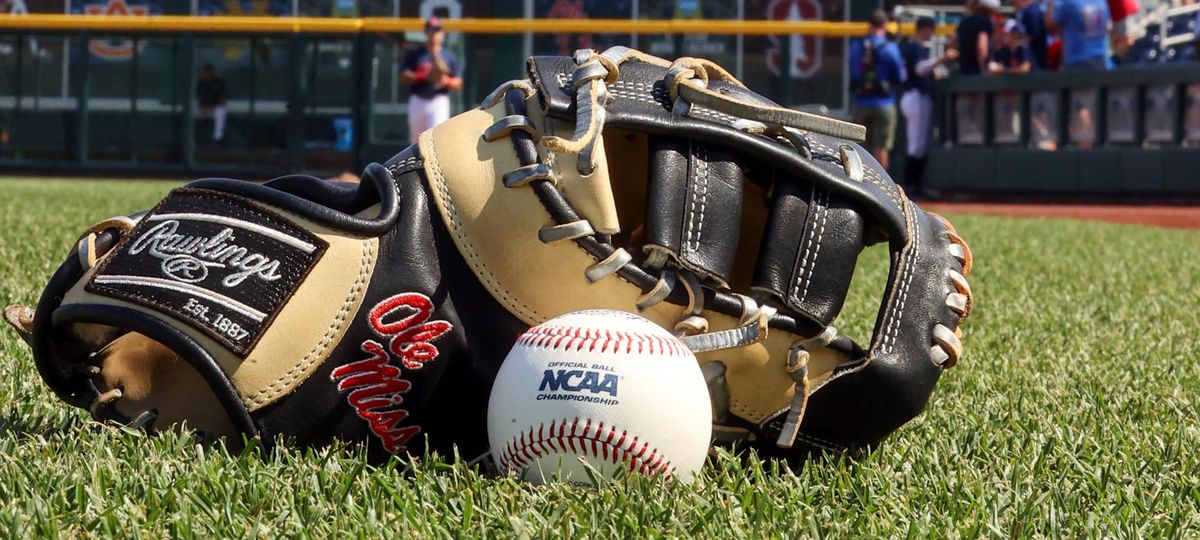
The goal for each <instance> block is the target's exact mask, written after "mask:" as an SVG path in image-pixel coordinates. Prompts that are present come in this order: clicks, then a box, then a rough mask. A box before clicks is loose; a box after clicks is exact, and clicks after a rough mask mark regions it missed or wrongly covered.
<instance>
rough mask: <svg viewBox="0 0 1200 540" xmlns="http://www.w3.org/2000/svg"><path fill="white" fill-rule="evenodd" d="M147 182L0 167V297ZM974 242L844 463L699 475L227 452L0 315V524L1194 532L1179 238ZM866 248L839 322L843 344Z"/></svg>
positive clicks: (1115, 233)
mask: <svg viewBox="0 0 1200 540" xmlns="http://www.w3.org/2000/svg"><path fill="white" fill-rule="evenodd" d="M171 185H172V184H167V183H158V182H137V183H132V182H100V181H86V182H83V181H79V182H68V181H51V180H3V181H0V300H4V301H8V300H11V301H20V302H25V303H33V302H35V301H36V300H37V295H38V293H39V291H40V288H41V286H42V284H43V283H44V281H45V280H46V279H47V278H48V277H49V275H50V273H51V272H52V271H53V269H54V268H55V267H56V266H57V265H58V264H59V263H60V262H61V260H62V257H64V256H65V254H66V252H67V248H68V246H70V245H71V243H72V242H73V240H74V239H75V237H76V235H77V234H78V232H79V231H80V230H82V228H84V227H85V226H87V225H89V224H91V223H92V222H94V221H97V220H99V219H101V218H105V217H108V216H110V215H114V214H117V213H123V212H126V211H129V210H133V209H139V208H145V207H148V206H150V205H151V204H152V203H153V202H155V201H157V200H158V199H159V198H160V197H161V196H162V195H163V194H164V193H165V191H166V190H167V189H169V188H170V187H171ZM949 217H950V218H951V219H952V220H953V221H954V222H955V224H956V225H958V228H959V230H960V232H961V233H962V234H963V236H964V237H966V238H967V239H968V241H969V242H970V243H971V245H972V247H973V250H974V253H975V260H976V270H975V271H974V272H973V273H972V274H971V283H972V286H973V289H974V290H975V292H976V295H977V308H976V311H975V313H974V314H973V315H972V317H971V319H970V320H969V321H968V322H967V324H966V328H965V330H966V336H965V343H966V346H967V351H968V352H967V353H966V355H965V357H964V358H963V360H962V361H961V362H960V363H959V366H958V367H957V368H955V369H953V370H951V371H948V372H947V373H946V374H945V375H944V376H943V378H942V381H941V383H940V385H939V387H938V389H937V391H936V392H935V394H934V396H933V399H932V400H931V402H930V406H929V408H928V410H927V412H926V413H925V414H924V415H922V416H921V417H920V418H918V419H917V420H915V421H914V422H912V423H910V424H909V425H907V426H906V427H904V428H903V429H901V430H900V431H899V432H898V433H896V434H895V435H894V436H893V437H892V438H891V439H889V440H888V441H887V443H886V444H884V445H882V446H881V447H880V448H879V449H878V450H876V451H875V452H873V453H871V454H870V455H866V456H863V457H862V458H860V459H858V460H856V461H849V460H845V459H829V460H823V461H818V462H814V463H810V464H808V465H807V466H806V467H804V468H803V469H802V470H799V471H795V472H792V471H787V470H782V469H781V468H780V467H779V466H778V465H777V464H775V463H762V462H758V461H755V460H750V462H749V463H742V462H740V461H739V460H736V459H731V458H729V457H728V456H722V457H721V458H720V459H718V460H717V461H716V462H715V463H714V464H712V465H710V466H709V468H708V469H707V472H706V473H705V474H704V476H703V477H702V478H701V479H700V480H699V482H698V483H697V484H696V485H693V486H684V485H676V484H666V485H663V484H661V483H659V482H655V481H649V480H641V481H638V482H633V483H630V484H628V485H626V484H619V485H612V486H607V487H605V488H603V489H598V490H582V489H572V488H566V487H562V486H551V487H544V488H533V487H529V486H526V485H521V484H518V483H516V482H514V481H512V480H509V479H492V478H485V477H481V476H479V475H477V474H476V473H474V472H472V471H470V470H467V469H466V468H465V467H463V466H461V465H453V464H449V461H448V460H444V459H437V458H429V459H423V460H417V461H414V462H408V461H400V460H397V461H396V462H395V463H394V464H392V466H388V467H382V468H371V467H364V466H363V465H362V464H361V460H360V456H358V455H356V454H355V453H354V452H353V451H351V450H346V449H341V448H334V449H327V450H321V451H280V452H276V453H275V454H273V455H270V456H267V457H265V458H264V457H263V456H260V455H257V454H244V455H229V454H228V453H226V452H224V451H222V450H219V449H215V448H207V449H204V448H201V447H198V446H197V445H196V444H195V441H194V440H192V439H191V438H189V437H188V436H183V435H165V436H161V437H156V438H150V437H146V436H143V435H140V434H137V433H133V432H129V431H125V430H120V429H114V428H107V427H100V426H97V425H95V424H93V423H90V422H88V421H86V413H84V412H82V411H79V410H76V409H70V408H68V407H67V406H66V405H64V404H62V403H60V402H58V401H57V400H56V399H54V397H53V395H52V394H51V393H50V391H49V390H47V389H46V388H45V387H43V386H42V384H41V383H40V379H38V377H37V374H36V373H35V371H34V368H33V365H32V362H31V359H30V354H29V351H28V350H27V348H26V347H25V346H24V344H23V343H21V342H20V340H19V339H17V337H16V335H15V334H14V333H12V332H9V331H7V329H4V331H0V536H3V537H5V538H18V537H33V536H36V537H42V536H89V535H97V536H132V535H134V534H136V535H137V536H147V537H160V536H170V537H183V538H188V537H210V536H214V535H215V536H221V537H312V538H329V537H333V536H335V535H336V536H339V537H341V536H348V537H359V536H364V537H385V538H389V537H390V538H409V537H418V538H435V537H438V538H443V537H444V538H458V537H513V536H525V537H534V538H540V537H569V538H585V537H591V538H613V537H644V536H664V537H695V538H708V537H736V538H766V537H797V536H812V537H834V538H847V537H855V538H857V537H912V538H924V537H928V536H934V537H942V536H945V537H958V538H974V537H979V536H988V537H1029V536H1044V537H1068V538H1080V537H1102V538H1114V537H1131V538H1153V537H1191V538H1195V537H1198V536H1200V476H1198V471H1200V423H1198V422H1197V418H1198V417H1200V399H1198V398H1197V396H1196V392H1197V390H1200V338H1198V337H1197V333H1198V332H1200V290H1198V288H1197V287H1198V284H1200V232H1193V231H1179V230H1163V229H1151V228H1142V227H1136V226H1121V225H1108V224H1097V223H1083V222H1073V221H1064V220H1050V219H1011V218H998V217H975V216H967V215H951V216H949ZM885 262H886V259H885V256H884V254H883V253H881V252H880V251H879V250H874V251H873V252H871V253H869V257H868V258H867V259H866V260H865V261H864V263H863V266H862V267H861V268H860V275H859V281H858V283H857V284H856V286H855V289H854V291H853V297H852V299H851V302H850V305H849V307H848V309H847V312H846V313H844V314H843V317H842V322H841V323H840V324H839V327H840V328H842V329H843V330H844V331H847V332H848V333H850V334H851V335H854V336H856V337H864V336H866V335H867V333H868V332H869V327H870V325H871V323H872V322H873V320H874V311H875V309H876V305H877V302H878V297H879V294H880V289H879V287H881V283H882V279H883V274H884V272H885V270H886V269H885V266H884V265H885Z"/></svg>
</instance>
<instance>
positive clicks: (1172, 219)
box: [922, 202, 1200, 229]
mask: <svg viewBox="0 0 1200 540" xmlns="http://www.w3.org/2000/svg"><path fill="white" fill-rule="evenodd" d="M922 206H925V207H927V208H929V209H931V210H933V211H935V212H962V213H968V214H988V215H995V216H1012V217H1048V218H1068V219H1082V220H1091V221H1108V222H1112V223H1132V224H1135V225H1147V226H1151V227H1171V228H1176V229H1200V206H1168V205H1146V206H1136V205H1117V204H1020V203H977V202H970V203H960V202H926V203H923V204H922Z"/></svg>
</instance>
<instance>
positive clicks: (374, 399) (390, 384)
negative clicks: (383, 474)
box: [329, 293, 453, 453]
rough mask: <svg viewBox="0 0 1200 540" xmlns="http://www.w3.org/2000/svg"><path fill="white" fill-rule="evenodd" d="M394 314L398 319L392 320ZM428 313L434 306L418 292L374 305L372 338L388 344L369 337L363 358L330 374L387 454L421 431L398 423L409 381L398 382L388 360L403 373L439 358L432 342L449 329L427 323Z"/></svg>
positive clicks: (402, 417)
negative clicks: (385, 341) (378, 338)
mask: <svg viewBox="0 0 1200 540" xmlns="http://www.w3.org/2000/svg"><path fill="white" fill-rule="evenodd" d="M397 312H400V313H401V314H402V316H401V317H400V318H399V319H393V316H394V315H396V313H397ZM432 313H433V302H432V301H430V299H429V297H428V296H425V295H423V294H420V293H402V294H397V295H395V296H392V297H390V298H387V299H385V300H383V301H382V302H380V303H378V304H376V305H375V307H374V308H371V311H370V313H369V315H368V319H367V320H368V323H369V324H370V326H371V329H372V330H373V331H374V332H375V334H376V335H378V336H379V337H380V338H381V339H384V340H387V346H386V347H385V346H384V345H383V344H381V343H380V342H378V341H375V340H373V339H368V340H366V341H364V342H363V344H362V346H361V347H360V349H361V350H362V352H364V353H366V354H367V358H366V359H363V360H359V361H357V362H351V363H349V364H346V365H344V366H340V367H338V368H337V369H334V370H333V372H332V373H330V375H329V377H330V379H332V380H333V381H334V382H336V383H337V389H338V392H343V393H344V392H349V394H347V395H346V401H347V402H348V403H350V406H351V407H353V408H354V412H355V414H357V415H358V417H359V418H362V419H363V420H366V421H367V425H368V426H369V427H370V429H371V433H374V434H375V436H376V437H378V438H379V440H380V441H381V442H383V447H384V448H385V449H387V451H388V452H391V453H396V452H400V451H403V450H404V448H405V446H407V445H408V441H409V440H411V439H412V438H413V436H415V435H416V434H418V433H420V432H421V427H420V426H402V425H401V423H403V422H404V420H405V419H407V418H408V414H409V413H408V410H407V409H405V408H403V407H401V405H403V404H404V394H407V393H408V391H409V390H410V389H411V388H412V382H410V381H408V380H406V379H402V378H401V375H402V372H401V370H400V367H397V366H395V365H393V364H392V363H391V360H392V358H395V359H397V360H398V361H399V364H400V366H402V367H404V368H405V369H409V370H419V369H421V368H423V367H425V364H426V363H427V362H431V361H433V360H436V359H437V358H438V354H439V351H438V348H437V346H436V345H434V344H433V343H432V342H433V340H435V339H437V338H439V337H441V336H442V335H443V334H445V333H446V332H449V331H450V330H451V329H452V328H453V326H451V325H450V323H448V322H446V321H430V320H429V318H430V316H431V315H432ZM385 319H392V320H390V321H389V320H385Z"/></svg>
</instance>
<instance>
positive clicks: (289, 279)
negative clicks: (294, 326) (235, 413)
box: [87, 188, 328, 356]
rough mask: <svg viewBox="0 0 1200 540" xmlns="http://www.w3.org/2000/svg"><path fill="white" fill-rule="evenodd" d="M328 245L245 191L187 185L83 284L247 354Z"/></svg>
mask: <svg viewBox="0 0 1200 540" xmlns="http://www.w3.org/2000/svg"><path fill="white" fill-rule="evenodd" d="M327 247H328V243H326V242H325V241H324V240H322V239H320V238H318V237H317V236H316V235H314V234H312V233H310V232H308V231H307V230H305V229H304V228H302V227H300V226H298V225H296V224H295V223H292V222H291V221H288V220H287V219H284V218H283V217H282V216H280V215H278V214H276V213H274V212H272V211H270V210H267V209H266V208H264V207H262V206H260V205H259V204H258V203H255V202H253V201H251V200H249V199H246V198H243V197H239V196H236V195H231V194H228V193H223V192H218V191H210V190H202V189H189V188H183V189H178V190H175V191H173V192H172V193H171V194H170V195H169V196H168V197H167V198H166V199H164V200H163V201H162V202H161V203H159V205H158V206H157V207H155V208H154V209H153V210H151V211H150V212H149V213H147V214H146V215H145V216H144V217H143V218H142V219H141V221H140V222H139V223H138V226H137V227H136V228H134V230H133V231H132V232H131V233H130V234H129V236H128V237H126V238H125V239H124V240H122V242H121V244H119V245H117V246H116V247H115V248H113V250H112V251H111V252H110V254H109V255H108V256H107V257H106V258H105V260H104V262H103V263H101V265H100V267H99V268H98V269H97V271H96V273H95V275H94V276H92V279H91V281H90V282H89V283H88V285H87V290H88V291H89V292H92V293H95V294H99V295H102V296H108V297H111V298H117V299H120V300H124V301H127V302H131V303H133V304H137V305H140V306H143V307H148V308H151V309H153V310H155V311H159V312H161V313H164V314H167V315H170V316H171V317H173V318H175V319H178V320H180V321H182V322H184V323H186V324H188V325H189V326H192V327H193V328H196V329H197V330H199V331H201V332H203V333H204V334H206V335H208V336H209V337H211V338H213V339H214V340H216V341H217V342H218V343H220V344H222V345H223V346H225V347H226V348H228V349H229V350H231V351H233V352H234V353H235V354H238V355H240V356H245V355H246V354H247V353H248V352H249V351H250V349H251V348H252V347H253V346H254V344H255V343H257V342H258V340H259V338H261V337H262V334H263V332H264V331H265V330H266V328H267V327H268V326H269V325H270V323H271V321H272V320H274V318H275V316H276V315H277V314H278V313H279V311H280V310H281V309H282V307H283V306H284V304H286V303H287V300H288V298H290V297H291V295H292V294H293V293H295V291H296V289H297V288H298V287H299V285H300V283H301V282H302V281H303V280H304V277H305V276H307V275H308V272H309V271H310V270H311V269H312V268H313V266H315V265H316V263H317V261H318V260H320V258H321V255H323V254H324V253H325V249H326V248H327Z"/></svg>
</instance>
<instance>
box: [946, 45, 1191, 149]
mask: <svg viewBox="0 0 1200 540" xmlns="http://www.w3.org/2000/svg"><path fill="white" fill-rule="evenodd" d="M935 95H936V104H937V107H938V110H939V111H940V113H941V114H940V118H941V119H942V121H941V123H940V129H939V130H938V131H939V133H938V139H939V140H940V141H941V142H942V143H943V145H945V146H957V147H972V146H994V145H995V146H1010V147H1025V148H1031V149H1041V150H1054V149H1058V148H1062V147H1071V146H1074V147H1083V148H1088V147H1095V146H1098V145H1123V146H1157V147H1167V146H1195V145H1200V68H1198V67H1197V65H1196V64H1191V63H1184V64H1166V65H1147V66H1129V67H1122V68H1119V69H1114V70H1109V71H1083V70H1068V71H1058V72H1038V73H1030V74H1025V75H1006V76H995V77H986V76H973V77H952V78H950V79H946V80H943V81H939V82H938V83H937V85H936V94H935Z"/></svg>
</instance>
